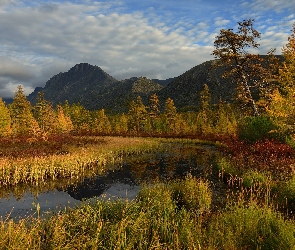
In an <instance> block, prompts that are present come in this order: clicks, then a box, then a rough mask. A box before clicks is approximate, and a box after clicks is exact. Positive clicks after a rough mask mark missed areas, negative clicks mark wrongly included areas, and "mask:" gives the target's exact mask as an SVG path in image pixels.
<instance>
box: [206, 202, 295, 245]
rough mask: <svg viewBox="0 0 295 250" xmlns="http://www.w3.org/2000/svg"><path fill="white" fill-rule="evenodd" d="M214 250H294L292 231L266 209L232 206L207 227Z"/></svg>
mask: <svg viewBox="0 0 295 250" xmlns="http://www.w3.org/2000/svg"><path fill="white" fill-rule="evenodd" d="M208 230H209V232H208V241H209V245H210V246H211V248H214V249H265V250H268V249H294V246H295V237H294V234H295V227H294V225H293V224H291V223H290V222H289V221H285V220H284V219H283V218H282V217H281V216H280V215H279V214H278V213H276V212H274V211H273V210H272V209H270V208H268V207H262V208H261V207H258V206H257V205H255V204H251V205H249V207H244V206H242V207H240V206H234V207H232V208H231V209H230V210H229V211H226V212H223V213H221V214H220V215H218V216H216V218H214V219H213V220H212V221H211V222H210V225H209V229H208Z"/></svg>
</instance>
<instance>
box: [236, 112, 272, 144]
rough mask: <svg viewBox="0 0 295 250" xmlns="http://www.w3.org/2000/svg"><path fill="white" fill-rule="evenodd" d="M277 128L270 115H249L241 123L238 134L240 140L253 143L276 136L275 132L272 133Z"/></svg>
mask: <svg viewBox="0 0 295 250" xmlns="http://www.w3.org/2000/svg"><path fill="white" fill-rule="evenodd" d="M276 129H277V126H276V125H275V123H274V122H273V121H272V120H271V119H270V117H268V116H257V117H256V116H248V117H246V119H245V121H244V122H242V123H241V124H240V125H239V129H238V136H239V139H240V140H244V141H247V142H251V143H253V142H255V141H258V140H264V139H267V138H268V139H270V138H274V137H276V135H275V134H272V133H270V132H271V131H274V130H276Z"/></svg>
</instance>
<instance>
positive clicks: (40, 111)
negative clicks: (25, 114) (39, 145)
mask: <svg viewBox="0 0 295 250" xmlns="http://www.w3.org/2000/svg"><path fill="white" fill-rule="evenodd" d="M33 115H34V118H35V119H36V121H37V122H38V125H39V127H40V129H41V131H42V132H45V133H53V132H55V128H56V115H55V113H54V109H53V107H52V104H51V103H50V102H49V101H47V100H45V98H44V93H43V92H38V97H37V100H36V105H35V106H34V108H33Z"/></svg>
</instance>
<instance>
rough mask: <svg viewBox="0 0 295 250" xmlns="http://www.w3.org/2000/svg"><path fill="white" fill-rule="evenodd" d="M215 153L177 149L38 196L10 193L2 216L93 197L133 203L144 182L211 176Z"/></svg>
mask: <svg viewBox="0 0 295 250" xmlns="http://www.w3.org/2000/svg"><path fill="white" fill-rule="evenodd" d="M215 154H218V153H217V152H215V151H214V150H213V149H212V148H211V147H196V146H194V147H193V146H190V147H183V146H182V147H175V148H173V150H169V152H165V153H156V154H145V155H142V156H136V157H134V156H133V157H132V158H126V159H124V163H123V165H122V166H120V167H118V168H117V169H114V170H112V171H109V172H108V173H107V174H105V175H104V176H95V177H91V178H84V179H83V180H81V181H80V182H79V183H75V184H70V183H68V184H67V185H66V186H64V185H56V186H55V187H51V188H50V189H48V190H45V191H44V190H42V191H40V192H39V193H38V192H35V193H34V194H32V192H30V191H26V192H25V193H22V195H21V197H18V198H16V197H15V196H14V195H13V194H12V192H11V191H10V192H9V193H8V194H7V195H6V197H5V198H2V199H0V216H2V217H4V218H6V216H7V214H9V213H10V217H12V218H16V217H17V216H21V217H24V216H28V215H31V214H33V213H36V206H37V204H39V205H40V208H41V210H40V211H41V214H42V213H43V214H44V213H45V212H47V211H56V210H63V209H65V208H66V207H73V206H75V205H77V204H79V203H80V202H81V201H82V200H83V199H89V198H92V197H100V198H102V199H118V198H121V199H128V200H131V199H134V198H135V197H136V195H137V193H138V192H139V187H140V184H141V183H142V182H145V183H146V182H148V183H151V182H155V181H165V180H170V179H174V178H179V177H180V178H181V177H183V176H185V175H186V174H187V173H191V174H192V175H194V176H204V175H208V173H211V169H212V168H211V165H212V161H213V159H214V157H215ZM112 168H113V167H112ZM206 177H208V176H206ZM23 188H24V187H22V190H26V189H23Z"/></svg>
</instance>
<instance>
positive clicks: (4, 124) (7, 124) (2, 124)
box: [0, 98, 12, 137]
mask: <svg viewBox="0 0 295 250" xmlns="http://www.w3.org/2000/svg"><path fill="white" fill-rule="evenodd" d="M11 134H12V129H11V118H10V113H9V109H8V108H7V107H6V105H5V103H4V102H3V101H2V99H1V98H0V137H2V136H9V135H11Z"/></svg>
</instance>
